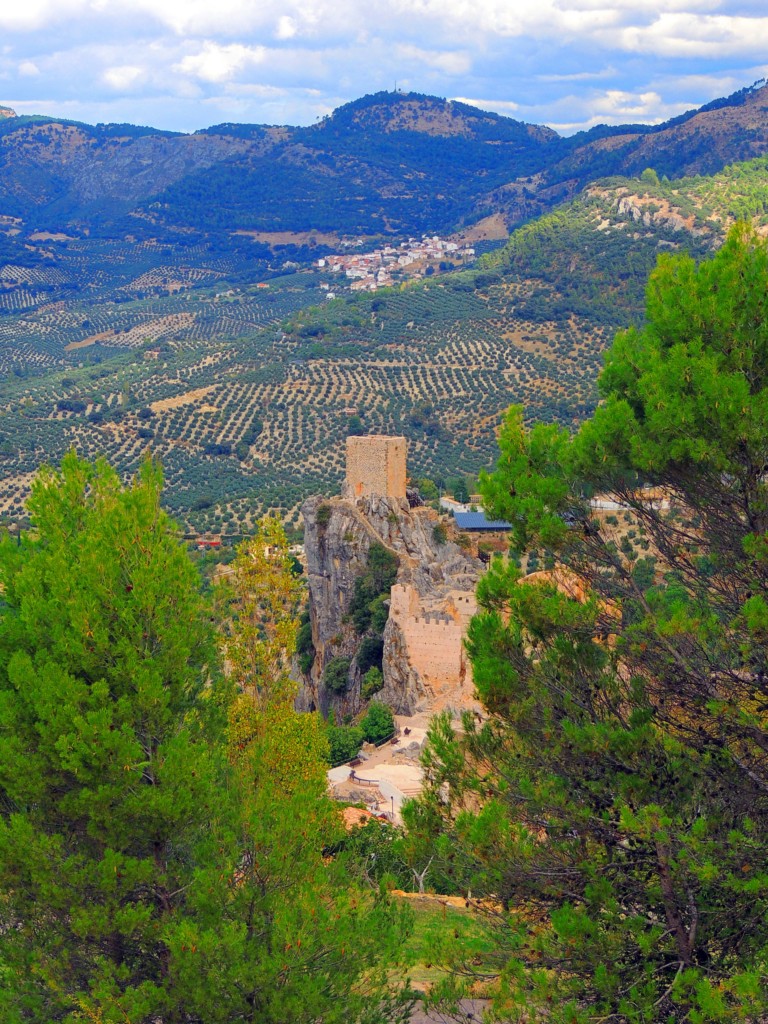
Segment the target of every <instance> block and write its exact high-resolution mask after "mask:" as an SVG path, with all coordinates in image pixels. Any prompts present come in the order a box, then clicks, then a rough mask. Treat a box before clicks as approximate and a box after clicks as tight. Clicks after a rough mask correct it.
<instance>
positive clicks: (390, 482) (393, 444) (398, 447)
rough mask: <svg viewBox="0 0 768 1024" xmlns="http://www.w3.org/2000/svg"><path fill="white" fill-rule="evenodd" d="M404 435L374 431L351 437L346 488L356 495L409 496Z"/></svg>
mask: <svg viewBox="0 0 768 1024" xmlns="http://www.w3.org/2000/svg"><path fill="white" fill-rule="evenodd" d="M405 456H406V441H405V438H404V437H388V436H386V435H384V434H371V435H368V436H364V437H348V438H347V473H346V487H347V491H348V493H349V494H350V495H351V496H352V497H354V498H363V497H368V496H369V495H371V494H378V495H381V496H383V497H387V498H405V472H406V470H405Z"/></svg>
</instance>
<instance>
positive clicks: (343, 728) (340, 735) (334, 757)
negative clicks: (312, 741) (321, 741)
mask: <svg viewBox="0 0 768 1024" xmlns="http://www.w3.org/2000/svg"><path fill="white" fill-rule="evenodd" d="M363 739H364V736H363V730H362V729H361V728H360V727H359V726H357V725H329V726H328V748H329V756H330V761H331V764H333V765H336V764H343V763H344V762H345V761H350V760H351V759H352V758H353V757H354V756H355V755H356V754H357V752H358V750H359V749H360V747H361V745H362V742H363Z"/></svg>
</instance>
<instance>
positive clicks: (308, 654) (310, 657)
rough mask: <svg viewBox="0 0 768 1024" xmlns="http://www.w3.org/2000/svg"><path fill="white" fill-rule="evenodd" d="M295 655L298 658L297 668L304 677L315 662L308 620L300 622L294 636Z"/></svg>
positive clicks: (310, 627)
mask: <svg viewBox="0 0 768 1024" xmlns="http://www.w3.org/2000/svg"><path fill="white" fill-rule="evenodd" d="M296 653H297V655H298V658H299V668H300V669H301V671H302V672H303V673H304V675H306V674H307V673H308V672H309V670H310V669H311V668H312V663H313V662H314V660H315V645H314V644H313V643H312V626H311V625H310V622H309V618H307V621H306V622H302V624H301V626H299V631H298V633H297V634H296Z"/></svg>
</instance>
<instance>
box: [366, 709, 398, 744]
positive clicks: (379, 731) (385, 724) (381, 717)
mask: <svg viewBox="0 0 768 1024" xmlns="http://www.w3.org/2000/svg"><path fill="white" fill-rule="evenodd" d="M360 728H361V729H362V730H363V735H364V737H365V739H366V740H367V741H368V743H383V742H384V740H386V739H389V737H390V736H391V735H392V733H393V732H394V731H395V716H394V715H393V714H392V708H389V707H387V705H386V704H382V703H381V702H380V701H373V703H372V704H371V706H370V707H369V708H368V711H367V712H366V715H365V718H363V720H362V722H361V723H360Z"/></svg>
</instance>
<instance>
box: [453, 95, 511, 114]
mask: <svg viewBox="0 0 768 1024" xmlns="http://www.w3.org/2000/svg"><path fill="white" fill-rule="evenodd" d="M453 99H454V100H455V101H456V102H457V103H468V104H469V106H470V107H480V109H481V110H492V111H494V113H496V114H512V113H514V112H515V111H517V110H519V109H520V104H519V103H515V101H514V100H477V99H470V98H469V97H468V96H454V97H453Z"/></svg>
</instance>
